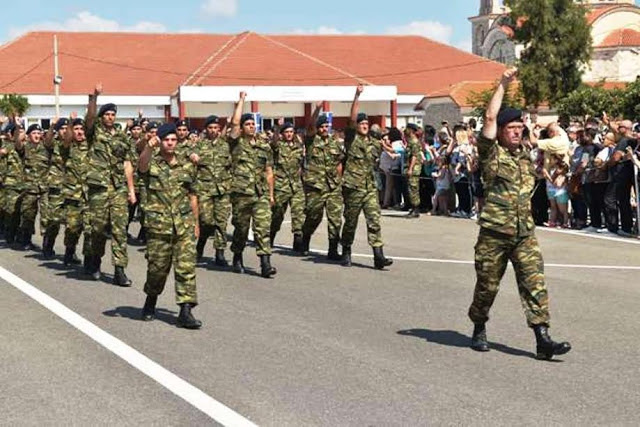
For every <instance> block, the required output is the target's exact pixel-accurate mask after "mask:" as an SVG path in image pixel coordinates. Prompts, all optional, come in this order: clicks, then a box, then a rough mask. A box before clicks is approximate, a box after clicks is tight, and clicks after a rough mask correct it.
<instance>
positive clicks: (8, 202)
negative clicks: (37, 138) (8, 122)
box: [2, 130, 25, 243]
mask: <svg viewBox="0 0 640 427" xmlns="http://www.w3.org/2000/svg"><path fill="white" fill-rule="evenodd" d="M16 132H17V130H16ZM5 148H6V150H7V155H6V157H5V158H6V160H5V162H6V167H5V172H4V182H3V186H4V188H3V194H4V196H3V205H2V209H3V211H4V215H5V230H6V233H5V238H6V240H7V243H13V242H14V239H15V237H16V232H17V231H18V227H19V225H20V211H21V207H22V199H23V197H24V188H25V185H24V150H20V151H18V150H16V148H15V145H14V144H13V143H12V142H7V143H5Z"/></svg>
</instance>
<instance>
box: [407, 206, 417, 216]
mask: <svg viewBox="0 0 640 427" xmlns="http://www.w3.org/2000/svg"><path fill="white" fill-rule="evenodd" d="M407 218H420V211H418V209H416V208H413V209H411V210H410V211H409V214H408V215H407Z"/></svg>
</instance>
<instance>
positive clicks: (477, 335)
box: [471, 323, 489, 351]
mask: <svg viewBox="0 0 640 427" xmlns="http://www.w3.org/2000/svg"><path fill="white" fill-rule="evenodd" d="M471 348H472V349H474V350H475V351H489V342H488V341H487V328H486V327H485V325H484V323H476V324H475V326H474V327H473V336H472V337H471Z"/></svg>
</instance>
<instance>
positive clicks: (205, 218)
mask: <svg viewBox="0 0 640 427" xmlns="http://www.w3.org/2000/svg"><path fill="white" fill-rule="evenodd" d="M198 211H199V213H200V233H204V235H206V237H207V238H208V237H209V236H213V247H214V248H215V249H225V248H226V247H227V223H228V222H229V214H231V197H230V196H229V195H228V194H223V195H215V196H209V195H206V196H205V195H198Z"/></svg>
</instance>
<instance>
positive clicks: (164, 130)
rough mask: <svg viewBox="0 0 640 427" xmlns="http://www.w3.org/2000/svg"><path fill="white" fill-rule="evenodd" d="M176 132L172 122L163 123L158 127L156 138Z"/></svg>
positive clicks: (162, 137)
mask: <svg viewBox="0 0 640 427" xmlns="http://www.w3.org/2000/svg"><path fill="white" fill-rule="evenodd" d="M172 133H173V134H175V133H176V125H174V124H173V123H165V124H163V125H160V127H159V128H158V138H160V139H161V140H162V139H165V138H166V137H167V135H171V134H172Z"/></svg>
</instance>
